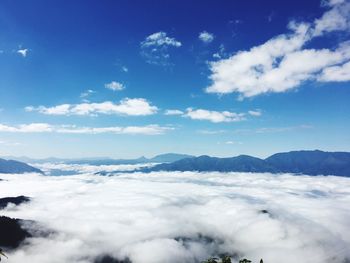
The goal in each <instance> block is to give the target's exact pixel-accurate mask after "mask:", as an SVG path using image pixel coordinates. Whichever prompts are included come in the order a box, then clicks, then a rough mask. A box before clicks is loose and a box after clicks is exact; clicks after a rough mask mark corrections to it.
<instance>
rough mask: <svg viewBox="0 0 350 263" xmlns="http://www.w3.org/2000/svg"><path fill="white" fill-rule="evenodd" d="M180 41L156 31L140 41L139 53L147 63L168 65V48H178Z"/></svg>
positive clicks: (180, 44)
mask: <svg viewBox="0 0 350 263" xmlns="http://www.w3.org/2000/svg"><path fill="white" fill-rule="evenodd" d="M181 46H182V43H181V42H180V41H178V40H176V39H175V38H172V37H168V36H167V33H165V32H162V31H160V32H157V33H153V34H151V35H149V36H148V37H146V39H145V40H144V41H142V42H141V43H140V47H141V55H142V56H143V57H144V58H145V59H146V62H147V63H150V64H154V65H163V66H166V65H170V64H171V63H170V52H169V51H170V50H169V49H170V48H179V47H181Z"/></svg>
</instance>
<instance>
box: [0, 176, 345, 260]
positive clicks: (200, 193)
mask: <svg viewBox="0 0 350 263" xmlns="http://www.w3.org/2000/svg"><path fill="white" fill-rule="evenodd" d="M1 179H6V180H4V181H1V182H0V193H1V197H6V196H18V195H26V196H31V197H32V198H33V201H32V202H29V203H27V204H24V205H21V206H19V207H15V208H14V207H8V208H6V209H5V210H3V211H2V214H3V215H5V216H10V217H14V218H23V219H28V220H34V221H37V222H39V223H40V224H41V225H42V226H43V227H44V228H48V229H51V230H53V231H55V232H56V234H51V235H48V236H46V237H41V238H38V237H33V238H30V239H28V242H27V244H26V245H25V246H23V247H21V248H19V249H17V250H13V251H8V252H7V254H8V256H9V258H10V260H11V262H13V263H22V262H26V261H27V260H28V258H30V260H31V261H32V262H36V263H47V262H52V263H59V262H72V263H87V262H93V259H94V258H96V257H97V256H100V255H102V254H109V255H111V256H113V257H115V258H118V259H123V258H126V257H128V258H129V259H130V260H131V261H132V262H133V263H158V262H159V263H162V262H169V263H180V262H181V263H196V262H201V261H202V260H204V259H206V258H208V257H209V256H217V255H219V254H222V253H224V254H230V255H233V262H234V263H237V262H238V258H243V257H245V258H249V259H251V260H252V261H253V262H259V260H260V258H261V257H262V258H263V259H264V262H280V261H281V260H282V259H283V262H285V263H295V262H304V261H305V259H307V260H308V261H310V262H317V263H328V262H334V263H342V262H347V261H348V260H349V258H350V252H349V249H348V248H349V246H350V237H349V235H348V233H349V231H350V226H349V223H348V222H349V220H350V210H349V205H348V204H349V201H350V192H349V189H350V180H349V178H342V177H333V176H329V177H324V176H316V177H309V176H302V175H301V176H293V175H289V174H284V175H271V174H253V173H250V174H248V173H227V174H225V173H195V172H185V173H179V172H168V173H165V172H159V173H150V174H142V173H136V174H118V173H117V174H116V176H112V177H103V176H96V175H92V174H81V175H75V176H58V177H54V176H40V175H37V174H27V175H1ZM179 189H181V191H179ZM262 211H264V212H262ZM286 255H288V256H286Z"/></svg>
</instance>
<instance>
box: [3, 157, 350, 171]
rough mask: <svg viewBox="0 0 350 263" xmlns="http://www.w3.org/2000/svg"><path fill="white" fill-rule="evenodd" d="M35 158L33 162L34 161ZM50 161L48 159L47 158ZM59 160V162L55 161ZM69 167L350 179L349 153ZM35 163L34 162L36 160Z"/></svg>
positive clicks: (11, 164)
mask: <svg viewBox="0 0 350 263" xmlns="http://www.w3.org/2000/svg"><path fill="white" fill-rule="evenodd" d="M33 160H34V159H32V161H33ZM46 160H48V159H46ZM55 160H56V161H57V160H58V159H55ZM59 160H60V162H64V163H69V164H89V165H117V164H140V163H160V164H158V165H155V166H153V167H150V168H144V169H140V170H138V171H142V172H152V171H199V172H212V171H218V172H252V173H265V172H268V173H293V174H306V175H338V176H346V177H350V153H349V152H324V151H319V150H315V151H292V152H285V153H276V154H274V155H271V156H270V157H268V158H266V159H260V158H256V157H252V156H249V155H239V156H236V157H227V158H218V157H211V156H207V155H202V156H199V157H194V156H191V155H186V154H175V153H167V154H161V155H157V156H155V157H153V158H145V157H141V158H138V159H110V158H107V159H80V160H70V159H66V160H65V161H63V159H59ZM34 162H35V161H34ZM25 172H39V173H42V172H41V171H40V170H39V169H37V168H35V167H33V166H30V165H28V164H26V163H23V162H19V161H13V160H8V161H7V160H4V159H0V173H25Z"/></svg>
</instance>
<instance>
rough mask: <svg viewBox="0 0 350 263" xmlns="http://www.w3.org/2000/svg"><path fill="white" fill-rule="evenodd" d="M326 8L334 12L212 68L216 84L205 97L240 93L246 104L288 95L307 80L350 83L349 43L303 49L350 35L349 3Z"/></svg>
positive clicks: (295, 26)
mask: <svg viewBox="0 0 350 263" xmlns="http://www.w3.org/2000/svg"><path fill="white" fill-rule="evenodd" d="M327 6H328V8H330V10H329V11H327V12H325V13H324V14H323V16H322V17H321V18H319V19H316V20H315V21H313V22H312V23H306V22H304V23H299V22H295V21H292V22H291V23H289V25H288V28H289V30H290V33H287V34H283V35H279V36H276V37H274V38H272V39H270V40H269V41H267V42H266V43H264V44H262V45H259V46H256V47H253V48H251V49H250V50H248V51H240V52H237V53H236V54H234V55H233V56H231V57H229V58H227V59H222V60H219V61H216V62H211V63H210V70H211V75H210V79H211V81H212V84H211V85H210V86H209V87H207V88H206V92H208V93H219V94H225V93H232V92H237V93H239V94H240V95H241V98H243V97H252V96H256V95H259V94H263V93H268V92H285V91H287V90H291V89H295V88H296V87H298V86H299V85H301V84H302V83H303V82H305V81H308V80H312V81H323V82H326V81H349V80H350V74H348V73H347V69H348V67H349V64H348V63H349V60H350V42H349V41H346V42H341V43H339V44H338V46H337V47H336V48H323V49H307V48H304V46H305V45H306V44H307V43H309V42H310V41H311V40H312V39H314V38H316V37H321V36H324V35H326V34H327V33H329V32H335V31H338V32H341V31H346V30H349V29H350V15H349V14H350V3H349V2H348V1H327Z"/></svg>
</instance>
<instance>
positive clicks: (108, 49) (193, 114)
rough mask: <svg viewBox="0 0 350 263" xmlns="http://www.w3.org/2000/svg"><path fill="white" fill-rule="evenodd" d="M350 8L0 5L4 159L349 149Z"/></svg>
mask: <svg viewBox="0 0 350 263" xmlns="http://www.w3.org/2000/svg"><path fill="white" fill-rule="evenodd" d="M349 14H350V3H349V1H343V0H328V1H321V2H320V1H314V0H309V1H233V0H230V1H228V0H227V1H224V0H222V1H221V0H220V1H200V2H199V1H186V2H185V1H43V0H32V1H19V0H3V1H1V2H0V32H1V33H0V72H1V73H0V155H2V156H5V155H16V156H20V155H26V156H31V157H47V156H57V157H89V156H110V157H116V158H119V157H123V158H131V157H138V156H141V155H146V156H152V155H155V154H158V153H163V152H181V153H189V154H194V155H200V154H210V155H215V156H234V155H238V154H251V155H255V156H260V157H265V156H268V155H269V154H272V153H275V152H279V151H289V150H297V149H321V150H329V151H349V149H350V132H349V130H350V103H349V101H350V90H349V88H350V87H349V81H350V62H349V61H350V42H348V41H349V39H350V38H349V32H350V31H349V29H350V15H349Z"/></svg>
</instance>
